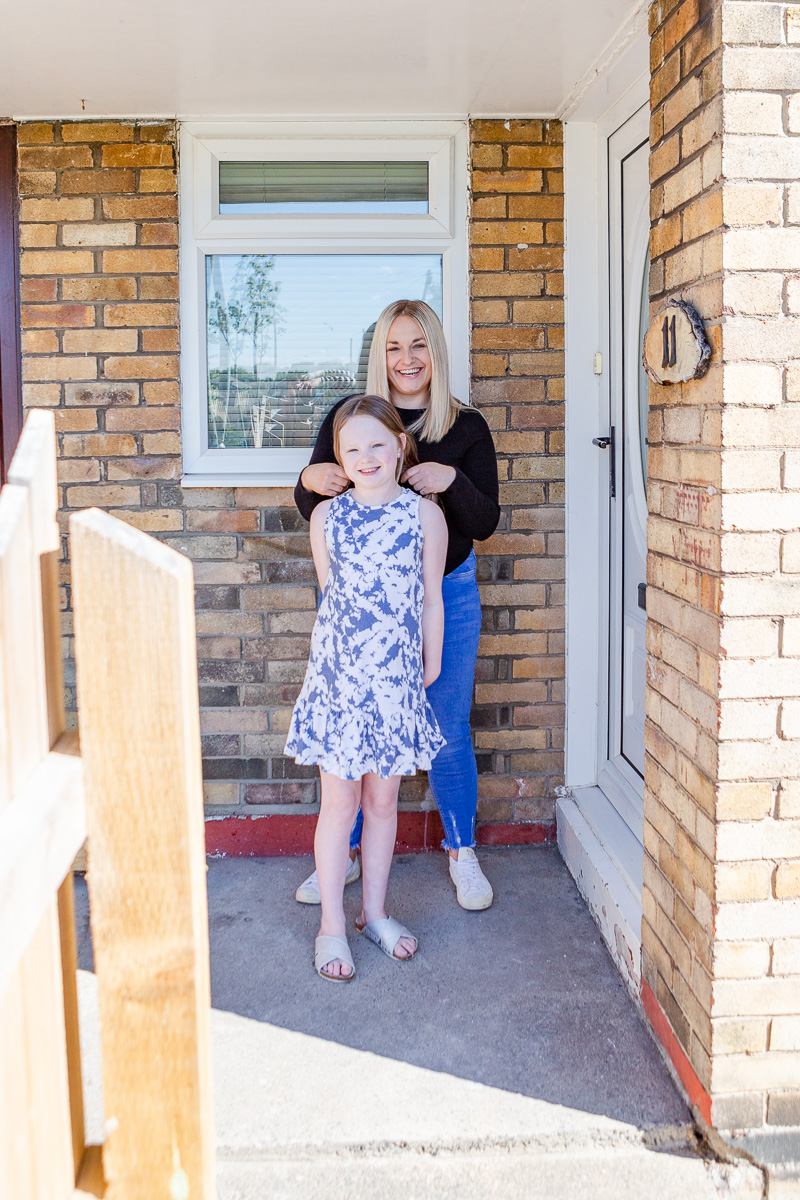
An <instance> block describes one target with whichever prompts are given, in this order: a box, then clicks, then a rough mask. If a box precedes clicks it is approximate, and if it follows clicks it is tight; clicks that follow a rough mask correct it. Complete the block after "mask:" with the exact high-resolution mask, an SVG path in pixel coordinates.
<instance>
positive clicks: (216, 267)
mask: <svg viewBox="0 0 800 1200" xmlns="http://www.w3.org/2000/svg"><path fill="white" fill-rule="evenodd" d="M267 257H268V258H270V259H272V261H273V262H274V269H273V270H272V271H271V272H270V280H271V281H272V282H273V283H275V284H277V285H278V290H277V293H276V294H274V299H275V301H276V302H277V304H278V306H279V309H280V310H281V311H280V315H279V324H278V327H277V328H275V329H273V330H272V331H271V333H270V335H269V336H268V338H267V339H266V345H265V348H264V351H263V352H262V354H263V357H262V362H261V364H260V365H261V370H260V372H259V374H261V375H262V376H269V375H274V373H275V372H276V371H288V370H290V369H292V368H301V369H304V370H306V371H315V370H323V369H332V368H336V367H339V368H344V369H346V370H354V369H355V366H356V365H357V363H358V359H359V354H360V351H361V341H362V338H363V335H364V333H365V331H366V330H367V328H368V327H369V326H370V325H371V324H372V323H373V322H374V321H375V320H376V318H377V317H378V315H379V313H380V312H381V310H382V309H383V308H385V307H386V305H387V304H391V302H392V301H393V300H400V299H408V300H425V301H426V302H427V303H428V304H430V306H431V308H433V309H434V310H435V311H436V312H437V313H438V315H439V316H440V317H441V315H442V258H441V255H439V254H275V255H269V256H267ZM241 261H242V260H241V256H240V255H236V254H220V255H213V256H212V260H211V261H210V262H209V270H208V287H209V292H210V293H213V292H220V293H221V294H222V299H223V302H224V303H227V302H229V301H230V298H231V295H232V292H233V281H234V276H235V274H236V270H237V268H238V267H239V265H240V263H241ZM209 298H210V296H209ZM220 350H221V348H220V346H219V344H218V342H217V340H216V339H215V338H210V339H209V348H208V357H209V367H210V368H212V369H213V368H215V367H223V368H224V366H225V365H226V364H225V362H224V361H222V359H223V355H224V351H223V352H222V354H221V353H220ZM245 364H246V365H247V369H248V370H250V369H252V356H251V355H250V354H248V352H247V351H245V353H244V356H243V362H242V364H241V365H242V366H244V365H245Z"/></svg>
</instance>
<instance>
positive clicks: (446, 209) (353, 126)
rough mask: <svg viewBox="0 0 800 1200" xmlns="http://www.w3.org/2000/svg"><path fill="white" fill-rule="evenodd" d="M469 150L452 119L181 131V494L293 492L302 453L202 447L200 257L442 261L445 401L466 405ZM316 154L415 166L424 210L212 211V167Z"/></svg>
mask: <svg viewBox="0 0 800 1200" xmlns="http://www.w3.org/2000/svg"><path fill="white" fill-rule="evenodd" d="M467 151H468V137H467V126H466V122H462V121H413V122H411V121H402V122H396V121H395V122H390V121H385V122H384V121H380V122H377V121H370V122H367V121H363V122H356V121H348V122H328V123H325V124H322V123H311V122H286V123H280V124H278V123H270V124H261V123H259V124H243V123H237V124H232V123H228V122H226V123H221V122H213V123H209V122H202V123H201V122H187V123H185V124H184V125H183V126H182V127H181V138H180V167H181V172H180V174H181V184H180V299H181V393H182V439H183V474H182V478H181V483H182V485H183V486H184V487H226V486H261V487H285V486H287V485H293V484H294V483H295V481H296V479H297V476H298V475H299V473H300V471H301V470H302V469H303V467H304V466H306V465H307V463H308V460H309V458H310V455H311V450H310V448H309V449H301V448H262V449H258V450H256V449H246V450H245V449H229V450H221V449H216V448H209V446H208V418H207V411H208V410H207V371H206V312H205V287H206V284H205V258H206V255H209V254H302V253H314V254H324V253H330V254H379V253H384V254H386V253H392V252H395V253H399V254H414V253H417V254H441V256H442V324H443V326H444V332H445V337H446V339H447V343H448V347H449V350H450V357H451V375H452V380H451V385H452V388H453V392H454V393H455V395H457V396H459V398H461V399H463V400H464V401H467V400H468V398H469V293H468V260H467V213H468V205H467V199H468V197H467V189H468V175H467ZM314 159H318V160H320V161H331V160H348V161H359V160H362V161H369V160H379V161H382V160H407V161H408V160H410V161H421V160H425V161H427V162H428V171H429V174H428V178H429V211H428V213H419V214H416V213H415V214H373V213H368V214H359V213H343V214H337V215H330V216H325V215H319V214H298V213H291V214H271V213H264V214H261V213H257V214H256V213H225V214H220V212H219V163H220V162H221V161H233V162H245V161H265V160H266V161H275V160H285V161H307V160H314ZM398 298H399V297H398ZM377 315H378V314H377V313H376V314H375V316H376V317H377Z"/></svg>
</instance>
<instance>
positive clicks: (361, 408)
mask: <svg viewBox="0 0 800 1200" xmlns="http://www.w3.org/2000/svg"><path fill="white" fill-rule="evenodd" d="M351 417H373V418H374V419H375V420H376V421H380V423H381V425H383V426H385V427H386V429H388V430H389V433H391V434H393V435H394V437H396V438H397V440H398V442H400V445H401V447H402V449H403V454H402V456H401V458H400V461H399V463H398V466H397V473H396V475H395V478H396V479H399V478H400V476H401V475H402V474H403V472H404V471H406V470H408V468H409V467H415V466H416V465H417V463H418V462H419V456H418V454H417V443H416V442H415V440H414V435H413V434H412V433H409V431H408V430H407V429H406V427H405V425H404V424H403V422H402V421H401V419H400V414H399V412H398V411H397V409H396V408H395V406H394V405H393V404H392V402H391V400H385V399H384V398H383V396H349V397H348V399H347V400H345V401H343V403H342V404H340V405H339V407H338V408H337V410H336V415H335V417H334V418H333V453H334V457H335V458H336V461H337V462H338V464H339V466H340V467H342V470H344V466H343V463H342V459H341V455H340V453H339V439H340V437H341V434H342V430H343V429H344V427H345V425H346V424H347V422H348V421H349V420H350V418H351Z"/></svg>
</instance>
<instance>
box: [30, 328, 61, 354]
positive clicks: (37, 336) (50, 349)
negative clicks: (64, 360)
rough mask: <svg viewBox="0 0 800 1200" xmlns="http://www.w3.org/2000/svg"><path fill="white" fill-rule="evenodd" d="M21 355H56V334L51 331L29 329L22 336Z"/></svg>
mask: <svg viewBox="0 0 800 1200" xmlns="http://www.w3.org/2000/svg"><path fill="white" fill-rule="evenodd" d="M22 353H23V354H57V353H58V334H57V333H56V332H55V330H53V329H31V330H29V331H27V332H23V334H22Z"/></svg>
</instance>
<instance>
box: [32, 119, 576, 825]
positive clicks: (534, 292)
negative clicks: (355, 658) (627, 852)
mask: <svg viewBox="0 0 800 1200" xmlns="http://www.w3.org/2000/svg"><path fill="white" fill-rule="evenodd" d="M19 141H20V167H21V172H20V188H21V212H20V217H21V228H20V240H21V246H22V252H21V253H22V258H21V269H22V301H23V316H22V320H23V333H24V338H23V376H24V380H25V403H26V405H28V406H42V405H45V406H48V407H51V408H53V410H54V412H55V415H56V420H57V427H58V431H59V454H60V461H59V477H60V484H61V502H62V513H61V516H62V521H63V522H64V524H66V519H67V516H68V513H69V511H71V510H73V509H77V508H82V507H86V506H89V505H97V506H98V507H101V508H104V509H107V510H108V511H110V512H113V513H114V514H115V515H116V516H118V517H120V518H121V519H122V520H125V521H128V522H130V523H131V524H133V525H136V526H137V527H139V528H141V529H144V530H147V531H148V532H150V533H153V534H154V535H156V536H158V537H159V538H160V539H161V540H163V541H165V542H166V543H168V544H170V545H172V546H173V547H174V548H175V549H177V550H179V551H180V552H182V553H185V554H187V555H188V556H189V557H190V558H191V559H192V560H193V563H194V570H195V580H196V584H197V632H198V656H199V679H200V700H201V707H202V712H201V726H202V731H203V754H204V775H205V780H206V783H205V789H206V800H207V803H208V805H209V810H210V811H211V812H212V813H214V814H217V815H231V814H237V815H242V814H253V815H266V814H270V815H283V816H286V815H304V816H306V817H307V818H310V817H311V816H312V814H313V813H314V812H315V810H316V802H317V772H316V769H315V768H313V767H299V766H296V765H295V763H294V762H292V761H291V760H287V759H284V758H283V757H282V755H281V750H282V748H283V742H284V738H285V731H286V728H287V725H288V720H289V715H290V712H291V706H292V704H293V702H294V700H295V698H296V696H297V693H298V691H299V687H300V683H301V681H302V678H303V674H304V671H305V666H306V660H307V654H308V637H309V633H310V630H311V627H312V624H313V621H314V616H315V609H316V602H317V596H316V587H315V576H314V570H313V564H312V562H311V559H310V552H309V545H308V536H307V526H306V523H305V522H304V521H303V520H302V518H301V517H300V516H299V515H298V513H297V512H296V511H295V508H294V504H293V500H292V496H291V492H290V490H289V489H269V488H213V489H196V488H192V489H186V490H184V489H182V488H181V486H180V483H179V478H180V411H179V382H178V357H177V351H178V307H177V299H178V281H177V225H176V221H177V197H176V173H175V153H174V144H175V130H174V127H173V126H172V125H164V124H150V123H144V122H82V123H76V122H63V123H61V122H36V123H24V124H22V125H21V126H20V127H19ZM560 141H561V131H560V126H559V125H558V123H555V122H552V123H550V124H549V125H547V126H545V127H543V126H542V123H541V122H535V121H534V122H509V123H507V124H504V123H503V122H499V123H496V122H481V123H479V124H478V125H477V126H476V129H475V139H474V156H475V161H474V184H475V189H476V199H475V203H474V208H473V272H474V274H473V281H474V293H475V299H474V305H475V309H474V320H475V325H476V328H475V335H474V337H475V355H474V374H475V386H474V399H475V400H476V402H477V403H479V404H480V405H481V407H482V409H483V411H484V412H485V414H486V416H487V419H488V420H489V422H490V424H491V426H492V429H493V432H494V435H495V437H496V440H497V445H498V450H499V451H500V466H501V479H502V482H501V500H502V503H503V518H502V521H501V526H500V529H499V531H498V533H497V535H496V536H495V537H494V538H492V540H491V542H489V543H486V544H485V546H484V547H483V548H482V549H483V550H484V551H485V553H483V554H482V555H481V559H480V578H481V581H482V590H483V601H484V605H485V621H484V625H485V630H484V637H483V641H482V644H481V652H480V654H481V657H480V660H479V665H478V673H477V681H478V682H477V690H476V708H475V741H476V748H477V752H478V761H479V768H480V771H481V781H480V797H481V799H480V811H479V817H480V819H481V820H492V821H503V820H510V819H517V820H525V821H532V822H536V823H539V824H538V830H539V832H538V833H537V834H536V836H541V837H550V836H552V832H553V829H552V819H553V801H552V792H553V787H554V786H555V785H557V784H558V783H560V782H561V772H562V770H563V766H562V746H563V653H564V647H563V640H564V639H563V628H564V623H563V532H562V531H563V477H564V474H563V457H562V455H563V366H562V347H563V311H562V288H563V282H562V281H563V276H562V273H561V265H562V264H561V260H562V250H561V244H562V241H563V236H562V225H561V218H562V194H561V193H562V175H561V145H560ZM490 217H491V218H492V219H491V220H489V219H488V218H490ZM494 218H497V219H496V220H495V219H494ZM523 242H524V243H526V244H524V245H523V244H522V243H523ZM64 549H65V560H64V579H63V582H64V610H65V611H64V623H65V633H66V636H67V638H68V639H69V637H70V634H71V613H70V595H69V564H68V561H67V547H66V539H65V547H64ZM70 650H71V646H70V644H69V641H68V642H67V654H68V655H69V653H70ZM67 679H68V687H69V688H70V695H69V696H68V703H69V704H70V707H71V708H72V709H73V710H74V703H75V701H74V691H73V685H72V679H73V674H72V670H71V663H70V662H68V664H67ZM425 796H426V779H425V777H424V775H420V776H419V777H417V778H413V779H408V780H406V781H404V783H403V787H402V791H401V801H402V806H403V807H404V808H406V809H419V808H420V807H428V806H429V805H430V798H429V797H428V800H427V801H426V800H425Z"/></svg>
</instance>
